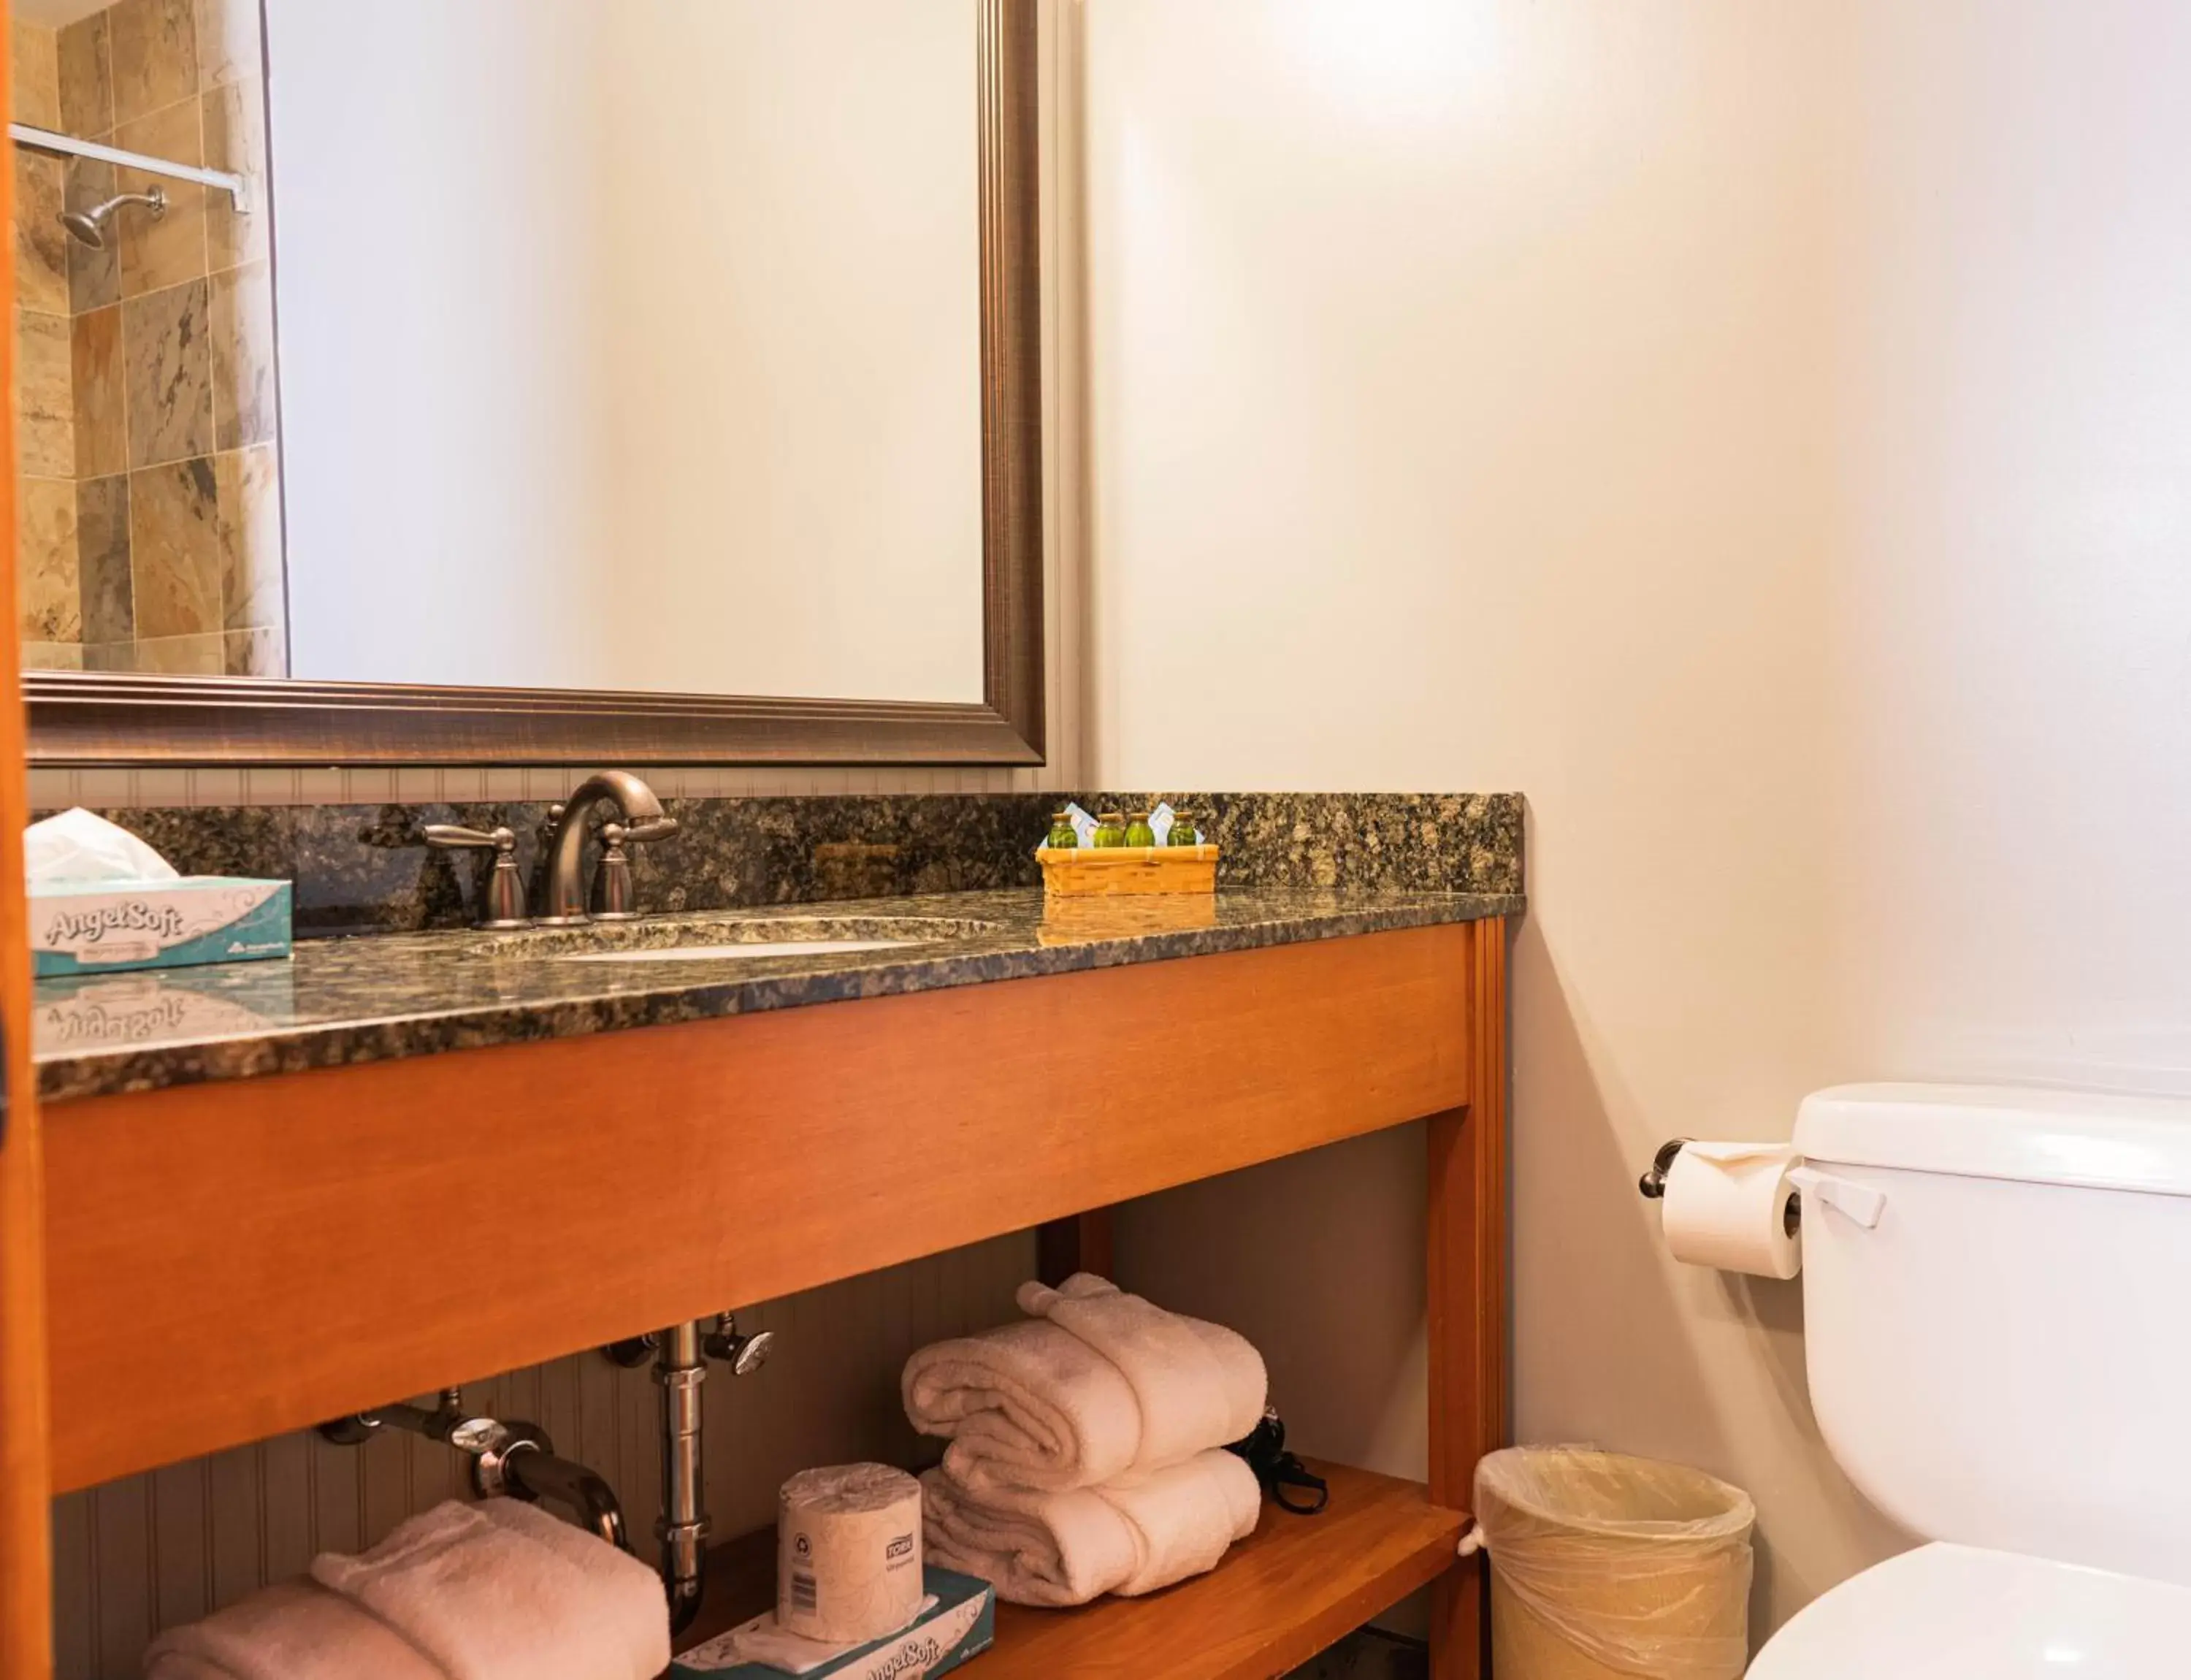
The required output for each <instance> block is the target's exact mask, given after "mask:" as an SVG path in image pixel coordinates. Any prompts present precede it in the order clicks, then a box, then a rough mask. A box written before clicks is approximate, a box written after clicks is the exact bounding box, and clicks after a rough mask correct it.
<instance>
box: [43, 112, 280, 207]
mask: <svg viewBox="0 0 2191 1680" xmlns="http://www.w3.org/2000/svg"><path fill="white" fill-rule="evenodd" d="M8 136H9V139H10V140H14V142H15V144H16V145H27V146H31V147H33V148H35V149H36V150H37V151H58V152H60V153H61V154H63V155H64V156H65V157H89V158H93V159H95V160H96V161H98V162H101V163H113V164H118V165H119V166H120V167H122V168H125V169H135V170H138V171H139V172H141V173H142V174H147V175H165V176H167V177H168V179H171V180H178V181H196V182H197V183H198V184H199V185H201V186H216V187H219V188H220V189H221V191H224V192H225V193H227V194H228V196H229V198H230V200H231V201H232V202H234V204H235V206H236V214H238V215H249V214H251V183H250V181H249V180H248V179H247V178H246V177H244V176H242V175H239V174H236V173H235V172H234V171H233V170H229V169H201V168H198V167H197V166H196V164H193V163H170V162H168V160H167V159H166V158H164V157H147V156H145V153H143V152H141V151H122V149H121V148H120V147H118V146H111V145H100V143H99V142H98V141H97V140H78V139H77V137H76V136H75V135H73V134H54V132H53V131H52V130H51V129H49V128H32V127H31V125H30V124H29V123H27V122H10V123H9V125H8Z"/></svg>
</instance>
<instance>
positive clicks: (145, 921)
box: [30, 875, 289, 977]
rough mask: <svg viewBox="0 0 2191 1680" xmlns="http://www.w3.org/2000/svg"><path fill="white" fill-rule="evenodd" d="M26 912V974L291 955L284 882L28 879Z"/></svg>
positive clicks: (224, 878) (199, 877) (94, 971)
mask: <svg viewBox="0 0 2191 1680" xmlns="http://www.w3.org/2000/svg"><path fill="white" fill-rule="evenodd" d="M30 912H31V972H32V973H34V974H37V975H39V976H42V977H43V976H47V975H60V974H112V973H116V972H117V971H121V970H123V969H132V968H187V967H189V966H191V965H193V964H196V963H230V962H251V961H255V960H259V959H260V958H264V957H286V956H287V955H288V954H289V883H288V882H287V881H262V880H237V879H236V878H234V877H232V876H228V875H183V876H180V877H179V878H178V879H176V880H81V881H43V882H40V881H33V882H32V883H31V888H30Z"/></svg>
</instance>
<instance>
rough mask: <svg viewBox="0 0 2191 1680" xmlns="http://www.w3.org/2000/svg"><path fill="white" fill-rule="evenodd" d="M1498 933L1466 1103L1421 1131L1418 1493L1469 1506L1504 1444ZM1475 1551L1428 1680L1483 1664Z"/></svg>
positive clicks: (1446, 1679)
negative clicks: (1426, 1464)
mask: <svg viewBox="0 0 2191 1680" xmlns="http://www.w3.org/2000/svg"><path fill="white" fill-rule="evenodd" d="M1506 957H1507V948H1506V937H1505V924H1504V923H1503V922H1480V923H1478V924H1477V937H1475V939H1474V940H1473V941H1472V942H1471V949H1470V952H1469V969H1468V994H1469V995H1468V1027H1467V1053H1468V1058H1469V1063H1470V1066H1469V1074H1468V1085H1469V1091H1470V1093H1471V1095H1470V1101H1469V1105H1468V1107H1467V1108H1465V1109H1455V1110H1453V1111H1451V1112H1448V1113H1443V1114H1439V1115H1437V1117H1436V1118H1434V1119H1432V1120H1431V1125H1430V1222H1429V1242H1428V1244H1427V1247H1428V1250H1429V1254H1428V1260H1429V1266H1430V1273H1429V1284H1430V1287H1429V1309H1430V1354H1431V1358H1430V1471H1431V1479H1430V1497H1431V1500H1432V1501H1433V1502H1435V1503H1436V1504H1437V1505H1440V1506H1448V1507H1450V1508H1451V1509H1454V1510H1456V1511H1468V1510H1472V1509H1474V1508H1475V1503H1476V1491H1475V1482H1476V1465H1477V1460H1479V1459H1481V1458H1482V1457H1483V1455H1485V1454H1487V1453H1490V1452H1495V1451H1497V1450H1498V1449H1500V1447H1502V1446H1504V1445H1505V1444H1506V1441H1507V1421H1506V1386H1507V1369H1506V1302H1507V1300H1508V1290H1509V1282H1508V1277H1507V1233H1506V1177H1507V1159H1506V1135H1507V1129H1506V1080H1507V1063H1506V1022H1507V1009H1508V1004H1507V990H1506ZM1490 1586H1491V1577H1490V1571H1489V1570H1488V1568H1487V1567H1486V1565H1485V1559H1484V1555H1483V1554H1482V1552H1477V1554H1476V1556H1474V1557H1473V1558H1467V1559H1465V1560H1464V1561H1462V1562H1461V1563H1460V1566H1459V1567H1458V1568H1456V1569H1451V1570H1449V1571H1448V1572H1447V1573H1446V1574H1444V1575H1442V1576H1441V1577H1440V1578H1439V1580H1438V1581H1437V1588H1436V1591H1435V1592H1433V1593H1432V1595H1431V1680H1474V1677H1475V1676H1477V1675H1478V1674H1484V1673H1488V1672H1489V1671H1490V1663H1491V1655H1490V1651H1491V1644H1490V1641H1491V1615H1490V1601H1489V1593H1490Z"/></svg>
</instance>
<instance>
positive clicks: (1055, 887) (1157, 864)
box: [1035, 845, 1217, 898]
mask: <svg viewBox="0 0 2191 1680" xmlns="http://www.w3.org/2000/svg"><path fill="white" fill-rule="evenodd" d="M1035 856H1036V857H1037V858H1039V860H1040V861H1041V863H1042V886H1043V891H1045V892H1047V893H1048V894H1050V897H1053V898H1103V897H1113V896H1119V895H1125V896H1141V895H1144V894H1150V893H1187V892H1215V891H1217V848H1216V847H1215V846H1209V845H1204V846H1086V847H1065V848H1053V847H1050V846H1044V847H1043V848H1042V849H1041V850H1040V851H1037V852H1036V853H1035Z"/></svg>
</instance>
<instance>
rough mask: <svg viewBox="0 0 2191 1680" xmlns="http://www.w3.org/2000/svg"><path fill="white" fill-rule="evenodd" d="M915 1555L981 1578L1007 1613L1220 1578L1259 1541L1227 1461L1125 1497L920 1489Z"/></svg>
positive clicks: (937, 1474)
mask: <svg viewBox="0 0 2191 1680" xmlns="http://www.w3.org/2000/svg"><path fill="white" fill-rule="evenodd" d="M920 1492H921V1500H920V1503H921V1529H922V1545H923V1546H924V1548H925V1556H926V1557H927V1558H928V1560H929V1561H930V1563H940V1564H942V1565H943V1567H944V1568H946V1569H957V1570H959V1572H960V1573H961V1574H963V1575H978V1576H980V1577H981V1578H982V1580H986V1581H988V1582H990V1583H991V1584H992V1585H993V1586H995V1587H996V1589H997V1596H998V1597H1000V1598H1003V1599H1004V1600H1006V1601H1007V1602H1008V1603H1014V1604H1042V1605H1050V1606H1063V1605H1068V1604H1084V1603H1088V1601H1089V1600H1090V1599H1091V1598H1095V1597H1100V1596H1101V1594H1103V1593H1106V1592H1115V1593H1118V1595H1120V1596H1121V1597H1136V1596H1138V1595H1140V1594H1141V1593H1144V1592H1156V1591H1157V1590H1158V1588H1159V1587H1165V1586H1171V1585H1172V1584H1173V1583H1174V1582H1175V1581H1181V1580H1187V1578H1188V1577H1189V1576H1191V1575H1201V1574H1204V1572H1206V1571H1207V1570H1209V1569H1215V1567H1216V1566H1217V1563H1218V1560H1219V1559H1220V1558H1223V1557H1224V1555H1225V1552H1226V1547H1228V1546H1231V1545H1232V1542H1233V1541H1234V1540H1243V1539H1245V1538H1246V1537H1247V1536H1248V1535H1251V1534H1253V1533H1254V1532H1255V1523H1256V1520H1257V1518H1258V1517H1259V1516H1260V1515H1261V1511H1262V1490H1261V1489H1260V1488H1259V1487H1257V1485H1256V1484H1255V1472H1254V1471H1252V1470H1250V1469H1249V1467H1248V1466H1247V1465H1246V1463H1245V1462H1244V1461H1242V1460H1241V1459H1240V1458H1238V1456H1237V1455H1234V1454H1232V1453H1228V1452H1226V1451H1224V1450H1223V1449H1211V1450H1209V1451H1208V1452H1204V1453H1199V1454H1197V1455H1195V1456H1194V1457H1192V1458H1191V1459H1189V1460H1187V1462H1186V1463H1184V1464H1175V1465H1173V1466H1170V1467H1169V1468H1168V1469H1164V1470H1159V1471H1156V1472H1153V1473H1152V1474H1150V1475H1148V1476H1147V1477H1145V1478H1141V1479H1139V1480H1137V1481H1136V1482H1135V1483H1134V1484H1133V1485H1131V1486H1130V1487H1101V1488H1077V1489H1072V1490H1071V1491H1069V1492H1065V1493H1038V1492H1034V1491H1033V1490H1027V1489H993V1490H992V1491H990V1492H987V1493H985V1494H980V1495H976V1494H972V1493H969V1492H968V1491H967V1490H966V1489H964V1488H962V1487H960V1486H959V1484H957V1483H956V1482H954V1481H953V1479H952V1478H951V1476H950V1475H949V1473H948V1472H946V1471H942V1470H931V1471H930V1472H928V1473H927V1474H926V1475H925V1476H923V1477H922V1478H920Z"/></svg>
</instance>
